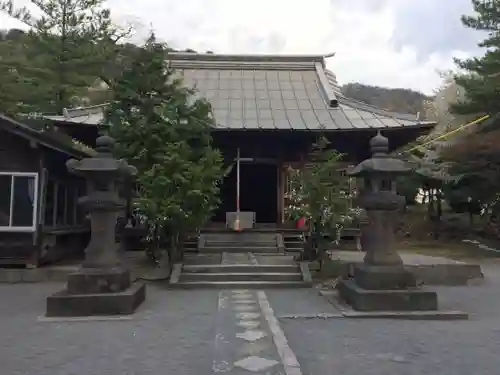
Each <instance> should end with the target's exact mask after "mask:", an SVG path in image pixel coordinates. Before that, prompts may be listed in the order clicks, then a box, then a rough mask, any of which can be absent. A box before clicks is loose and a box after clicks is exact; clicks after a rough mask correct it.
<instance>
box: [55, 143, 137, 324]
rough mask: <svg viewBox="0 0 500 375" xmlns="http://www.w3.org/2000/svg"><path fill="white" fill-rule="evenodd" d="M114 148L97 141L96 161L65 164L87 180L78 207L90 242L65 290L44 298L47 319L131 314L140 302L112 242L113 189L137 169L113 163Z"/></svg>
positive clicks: (118, 207)
mask: <svg viewBox="0 0 500 375" xmlns="http://www.w3.org/2000/svg"><path fill="white" fill-rule="evenodd" d="M114 143H115V141H114V139H113V138H111V137H108V136H101V137H99V138H98V139H97V142H96V145H97V147H96V151H97V155H96V156H94V157H92V158H87V159H83V160H79V161H78V160H69V161H68V162H67V167H68V170H69V171H70V172H72V173H74V174H78V175H80V176H83V177H84V178H85V179H86V180H87V194H88V195H87V196H85V197H82V198H80V199H79V202H78V203H79V204H81V205H82V206H83V207H84V208H85V209H86V211H88V212H89V214H90V225H91V239H90V242H89V244H88V246H87V248H86V249H85V260H84V261H83V263H82V266H81V268H80V270H78V271H77V272H76V273H73V274H71V275H69V276H68V284H67V288H66V290H63V291H61V292H58V293H56V294H54V295H52V296H50V297H48V298H47V314H46V315H47V316H88V315H116V314H131V313H132V312H133V311H134V310H135V309H136V308H137V306H138V305H140V304H141V303H142V302H143V301H144V299H145V296H146V292H145V285H144V284H141V283H132V281H131V276H130V271H129V270H128V269H127V268H126V267H125V266H124V264H123V263H122V260H121V255H120V252H119V246H120V245H119V244H118V243H117V242H116V238H115V236H116V223H117V218H118V215H119V213H120V212H121V211H123V209H124V208H125V205H126V202H125V200H123V199H121V198H120V197H119V195H118V185H119V182H120V181H122V180H123V178H125V177H126V176H132V175H135V174H136V173H137V170H136V169H135V168H134V167H132V166H129V165H128V164H127V162H126V161H125V160H116V159H114V158H113V156H112V149H113V146H114Z"/></svg>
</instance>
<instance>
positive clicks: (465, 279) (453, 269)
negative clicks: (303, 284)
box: [323, 251, 484, 286]
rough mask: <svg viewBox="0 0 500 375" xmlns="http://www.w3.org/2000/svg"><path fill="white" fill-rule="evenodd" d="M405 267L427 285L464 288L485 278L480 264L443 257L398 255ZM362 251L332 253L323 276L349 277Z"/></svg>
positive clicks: (362, 254)
mask: <svg viewBox="0 0 500 375" xmlns="http://www.w3.org/2000/svg"><path fill="white" fill-rule="evenodd" d="M400 255H401V258H402V259H403V263H404V265H405V268H406V269H407V270H408V271H410V272H411V273H413V274H414V275H415V277H416V278H417V279H418V280H420V281H421V282H423V283H424V284H426V285H450V286H453V285H467V284H468V283H469V282H470V281H472V280H478V279H479V280H481V279H483V278H484V276H483V273H482V271H481V266H480V265H479V264H473V263H465V262H459V261H455V260H451V259H447V258H443V257H433V256H428V255H420V254H411V253H400ZM364 256H365V253H364V252H362V251H331V252H330V258H331V260H330V261H326V262H325V264H324V271H323V276H324V277H332V278H333V277H338V276H348V275H349V274H350V272H351V270H352V269H353V266H354V265H358V264H361V263H362V262H363V258H364Z"/></svg>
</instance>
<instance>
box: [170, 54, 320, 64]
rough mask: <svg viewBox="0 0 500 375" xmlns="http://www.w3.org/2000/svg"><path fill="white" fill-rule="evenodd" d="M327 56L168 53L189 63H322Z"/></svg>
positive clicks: (175, 58)
mask: <svg viewBox="0 0 500 375" xmlns="http://www.w3.org/2000/svg"><path fill="white" fill-rule="evenodd" d="M327 55H328V54H317V55H316V54H313V55H311V54H304V55H301V54H289V55H282V54H265V53H262V54H216V53H191V52H169V53H168V56H171V57H174V58H172V59H171V60H191V61H193V60H194V61H234V62H236V61H240V62H241V61H254V62H255V61H269V62H285V63H286V62H322V63H323V62H324V60H325V56H327Z"/></svg>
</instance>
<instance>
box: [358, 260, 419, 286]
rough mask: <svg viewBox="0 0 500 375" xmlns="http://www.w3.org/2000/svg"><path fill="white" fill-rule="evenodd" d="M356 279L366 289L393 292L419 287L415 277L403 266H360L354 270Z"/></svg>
mask: <svg viewBox="0 0 500 375" xmlns="http://www.w3.org/2000/svg"><path fill="white" fill-rule="evenodd" d="M354 279H355V280H356V283H357V284H358V286H360V287H361V288H364V289H375V290H384V289H385V290H392V289H406V288H411V287H415V286H417V280H416V278H415V276H414V275H413V274H412V273H411V272H410V271H408V270H407V269H406V268H405V267H404V266H403V262H402V261H401V265H395V266H376V265H371V264H360V265H357V266H356V267H355V268H354Z"/></svg>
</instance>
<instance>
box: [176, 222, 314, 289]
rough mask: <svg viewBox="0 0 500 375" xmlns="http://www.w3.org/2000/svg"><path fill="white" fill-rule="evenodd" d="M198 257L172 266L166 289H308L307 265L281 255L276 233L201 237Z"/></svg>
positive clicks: (279, 237) (282, 248)
mask: <svg viewBox="0 0 500 375" xmlns="http://www.w3.org/2000/svg"><path fill="white" fill-rule="evenodd" d="M199 241H200V242H199V244H198V249H199V251H198V253H197V254H194V253H189V254H186V255H185V258H184V262H183V263H182V264H176V265H175V266H174V270H173V272H172V275H171V278H170V286H171V287H173V288H180V289H195V288H220V289H224V288H235V289H241V288H245V289H267V288H304V287H310V286H311V278H310V274H309V269H308V268H307V264H305V263H304V264H298V263H297V262H295V260H294V259H293V255H290V254H287V253H285V246H284V242H283V236H282V235H281V233H278V232H244V233H234V232H222V231H221V232H219V233H202V234H201V235H200V239H199Z"/></svg>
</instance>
